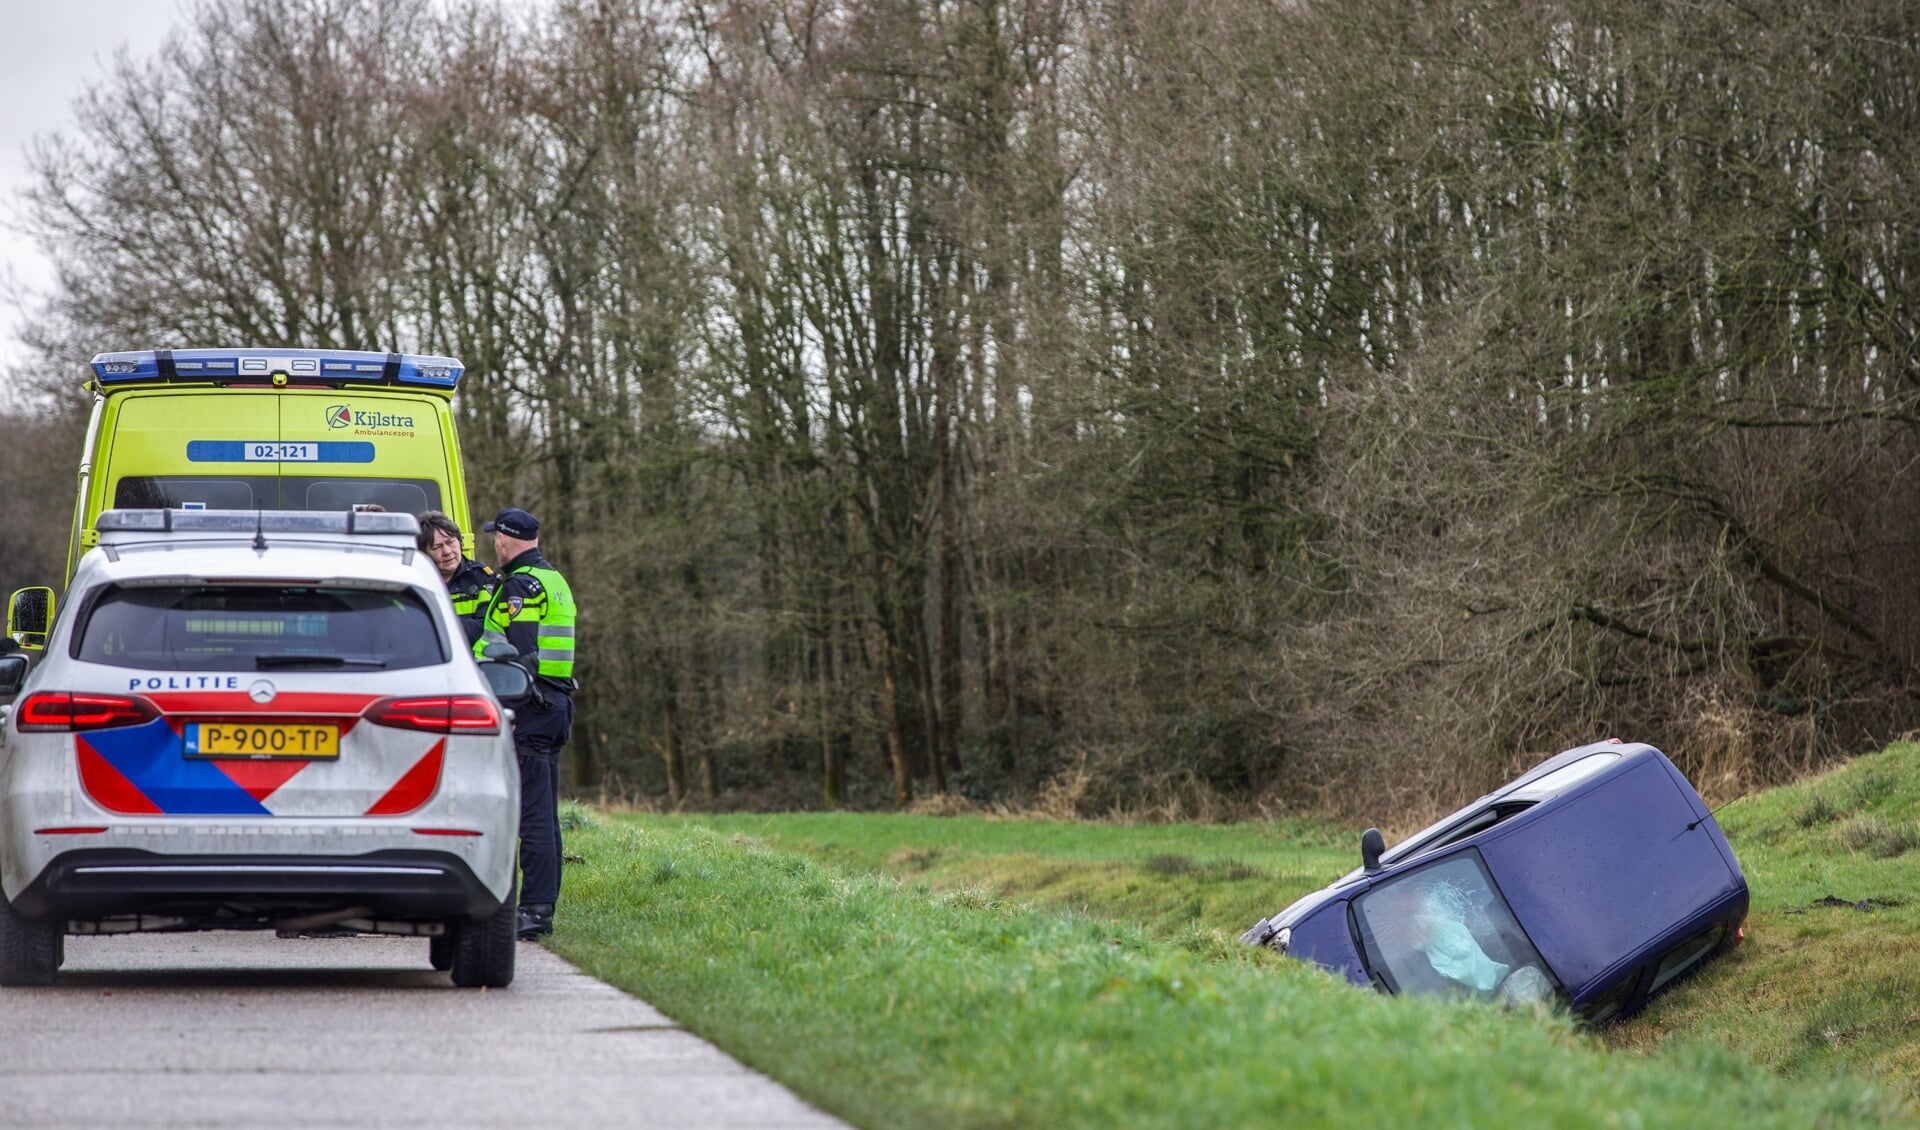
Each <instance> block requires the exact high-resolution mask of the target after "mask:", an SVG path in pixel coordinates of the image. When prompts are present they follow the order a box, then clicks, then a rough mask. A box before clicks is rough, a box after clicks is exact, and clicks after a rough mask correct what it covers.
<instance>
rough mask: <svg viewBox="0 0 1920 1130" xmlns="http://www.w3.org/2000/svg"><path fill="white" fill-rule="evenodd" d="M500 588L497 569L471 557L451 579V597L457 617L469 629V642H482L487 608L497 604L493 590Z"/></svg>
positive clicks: (464, 559) (461, 564)
mask: <svg viewBox="0 0 1920 1130" xmlns="http://www.w3.org/2000/svg"><path fill="white" fill-rule="evenodd" d="M499 587H500V574H498V573H496V572H494V571H493V566H491V565H482V564H481V563H480V562H478V561H475V560H474V559H473V558H471V557H462V558H461V559H460V566H459V568H457V569H455V570H454V571H453V576H451V577H448V578H447V595H448V596H450V597H452V598H453V614H454V615H456V616H458V617H460V626H461V627H462V628H464V629H466V633H467V642H468V643H473V642H474V641H476V640H478V639H479V638H480V634H481V631H482V630H483V625H482V624H481V621H482V620H484V619H485V618H486V615H487V606H488V605H489V604H491V603H493V590H495V589H497V588H499Z"/></svg>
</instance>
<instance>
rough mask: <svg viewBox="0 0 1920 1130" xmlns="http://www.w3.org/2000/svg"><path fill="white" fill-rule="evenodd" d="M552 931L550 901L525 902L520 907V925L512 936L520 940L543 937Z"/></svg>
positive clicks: (551, 905) (551, 906) (551, 907)
mask: <svg viewBox="0 0 1920 1130" xmlns="http://www.w3.org/2000/svg"><path fill="white" fill-rule="evenodd" d="M551 933H553V904H552V903H550V902H534V903H527V904H525V905H523V906H521V908H520V926H519V928H518V929H516V930H515V931H514V932H513V936H514V937H516V938H519V939H520V940H521V941H530V940H532V939H534V938H544V937H546V936H547V935H548V934H551Z"/></svg>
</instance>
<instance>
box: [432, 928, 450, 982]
mask: <svg viewBox="0 0 1920 1130" xmlns="http://www.w3.org/2000/svg"><path fill="white" fill-rule="evenodd" d="M427 961H428V962H429V963H431V964H432V966H433V967H434V968H435V969H438V970H439V971H440V972H442V973H445V972H446V971H447V970H449V969H452V968H453V934H452V932H451V931H449V932H448V933H445V934H436V935H434V936H433V937H430V938H428V939H427Z"/></svg>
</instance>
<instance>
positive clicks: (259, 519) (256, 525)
mask: <svg viewBox="0 0 1920 1130" xmlns="http://www.w3.org/2000/svg"><path fill="white" fill-rule="evenodd" d="M253 550H254V552H255V553H265V552H266V551H267V516H266V512H265V511H263V510H255V511H254V512H253Z"/></svg>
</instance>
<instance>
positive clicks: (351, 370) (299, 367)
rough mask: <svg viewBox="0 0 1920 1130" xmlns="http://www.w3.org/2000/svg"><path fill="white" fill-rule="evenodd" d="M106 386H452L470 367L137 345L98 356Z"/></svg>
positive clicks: (402, 357) (340, 352)
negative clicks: (175, 383) (276, 382)
mask: <svg viewBox="0 0 1920 1130" xmlns="http://www.w3.org/2000/svg"><path fill="white" fill-rule="evenodd" d="M92 364H93V372H94V375H95V376H96V377H98V378H99V379H100V383H101V384H102V385H113V384H136V383H141V382H146V383H153V382H172V381H192V382H196V383H197V382H200V381H213V382H216V383H221V384H241V383H245V384H253V383H256V382H261V383H266V382H273V381H274V380H275V378H276V377H277V378H280V379H281V383H294V384H308V383H312V382H316V381H317V382H323V383H326V384H346V383H353V384H361V383H365V384H389V385H394V384H397V385H415V386H422V385H424V386H426V387H428V388H444V389H452V388H453V387H454V386H455V385H457V384H459V383H460V374H462V373H464V372H465V371H466V366H465V365H462V364H461V363H460V362H459V361H457V360H455V359H453V358H452V357H429V356H424V355H421V354H416V353H369V352H363V351H360V350H353V349H136V350H132V351H130V352H126V353H102V354H99V355H98V356H96V357H94V359H93V361H92Z"/></svg>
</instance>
